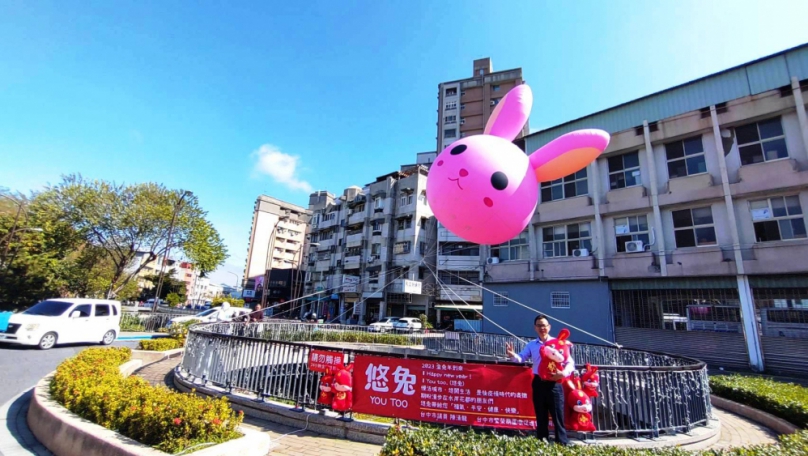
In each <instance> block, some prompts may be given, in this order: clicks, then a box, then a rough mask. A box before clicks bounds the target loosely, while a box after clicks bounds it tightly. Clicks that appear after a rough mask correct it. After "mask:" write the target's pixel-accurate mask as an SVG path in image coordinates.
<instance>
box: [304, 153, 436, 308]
mask: <svg viewBox="0 0 808 456" xmlns="http://www.w3.org/2000/svg"><path fill="white" fill-rule="evenodd" d="M426 176H427V168H426V167H424V166H418V165H412V166H405V167H402V169H401V170H400V171H396V172H393V173H390V174H386V175H384V176H380V177H378V178H376V180H375V181H374V182H371V183H370V184H368V185H366V186H365V187H364V188H360V187H349V188H347V189H345V191H344V193H343V195H342V196H340V197H339V198H336V197H335V196H334V195H332V194H330V193H327V192H316V193H313V194H312V195H311V200H310V204H309V209H310V210H311V211H312V222H311V235H310V239H309V241H310V245H311V246H312V251H311V253H310V255H309V262H308V273H307V275H306V291H305V293H306V294H307V295H308V294H312V293H316V292H321V293H320V294H319V295H318V296H314V297H311V298H310V299H311V300H312V303H311V304H310V305H309V306H307V307H306V308H305V309H304V311H305V310H313V311H315V312H316V313H317V314H318V315H319V316H323V317H326V318H328V319H331V320H333V319H339V320H340V321H343V322H344V321H356V322H359V323H366V322H369V321H372V320H376V319H378V318H381V317H383V316H386V315H397V316H404V315H413V316H417V315H419V314H422V313H428V312H429V311H430V302H431V295H430V293H431V291H432V290H433V289H434V283H435V281H434V278H432V277H431V276H430V274H429V272H428V270H429V269H428V266H427V265H428V264H430V263H429V261H430V259H431V261H433V262H434V237H435V234H434V228H433V227H434V218H433V217H432V212H431V211H430V210H429V207H428V205H427V203H426ZM430 255H432V256H431V257H430ZM432 268H433V269H434V265H432Z"/></svg>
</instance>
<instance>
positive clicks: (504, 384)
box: [353, 355, 536, 430]
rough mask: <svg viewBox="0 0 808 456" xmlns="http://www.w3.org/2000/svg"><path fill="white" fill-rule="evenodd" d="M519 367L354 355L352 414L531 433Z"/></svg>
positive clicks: (526, 388) (525, 378)
mask: <svg viewBox="0 0 808 456" xmlns="http://www.w3.org/2000/svg"><path fill="white" fill-rule="evenodd" d="M532 379H533V373H532V372H531V371H530V369H529V368H525V367H521V366H503V365H496V364H493V365H490V364H463V363H451V362H436V361H432V360H421V359H402V358H387V357H382V356H366V355H356V358H355V359H354V384H353V410H354V411H355V412H358V413H367V414H371V415H379V416H388V417H392V418H402V419H406V420H416V421H430V422H438V423H444V424H458V425H465V426H482V427H494V428H508V429H525V430H532V429H535V428H536V416H535V414H534V411H533V394H532V391H531V386H530V385H531V381H532Z"/></svg>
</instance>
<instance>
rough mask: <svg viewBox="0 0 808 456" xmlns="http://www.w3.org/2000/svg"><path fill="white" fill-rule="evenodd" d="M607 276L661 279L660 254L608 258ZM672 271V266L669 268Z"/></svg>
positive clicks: (626, 254)
mask: <svg viewBox="0 0 808 456" xmlns="http://www.w3.org/2000/svg"><path fill="white" fill-rule="evenodd" d="M605 262H606V275H607V276H608V277H609V278H610V279H611V278H634V277H660V272H661V269H660V265H659V264H660V259H659V254H658V252H650V251H644V252H638V253H617V254H615V255H614V257H612V258H607V259H606V260H605ZM668 268H669V269H670V266H668Z"/></svg>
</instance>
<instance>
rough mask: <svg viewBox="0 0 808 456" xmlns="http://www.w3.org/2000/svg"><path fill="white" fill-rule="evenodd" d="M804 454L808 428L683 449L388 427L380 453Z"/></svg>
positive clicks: (807, 446)
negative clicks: (760, 439)
mask: <svg viewBox="0 0 808 456" xmlns="http://www.w3.org/2000/svg"><path fill="white" fill-rule="evenodd" d="M534 454H541V455H552V456H652V455H653V456H713V455H721V456H731V455H737V456H798V455H799V456H803V455H805V454H808V431H802V432H800V433H798V434H790V435H783V436H781V437H780V443H779V444H778V445H755V446H749V447H742V448H730V449H725V450H716V451H711V450H706V451H686V450H680V449H677V448H661V449H628V448H620V447H615V446H608V445H574V446H570V447H562V446H560V445H555V444H548V443H544V442H540V441H539V440H538V439H536V438H535V437H505V436H499V435H496V434H492V433H479V432H473V431H469V432H462V431H457V430H449V429H438V428H421V429H418V430H408V431H405V430H403V429H401V428H399V427H395V426H394V427H392V428H390V432H389V433H388V434H387V438H386V440H385V443H384V447H382V451H381V453H380V455H381V456H404V455H412V456H414V455H418V456H477V455H486V456H489V455H496V456H499V455H503V456H504V455H534Z"/></svg>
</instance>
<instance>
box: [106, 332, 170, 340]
mask: <svg viewBox="0 0 808 456" xmlns="http://www.w3.org/2000/svg"><path fill="white" fill-rule="evenodd" d="M165 337H170V336H169V335H168V334H144V335H142V336H118V337H117V338H116V339H115V340H116V341H118V340H120V341H123V342H126V341H129V340H150V339H163V338H165Z"/></svg>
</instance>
